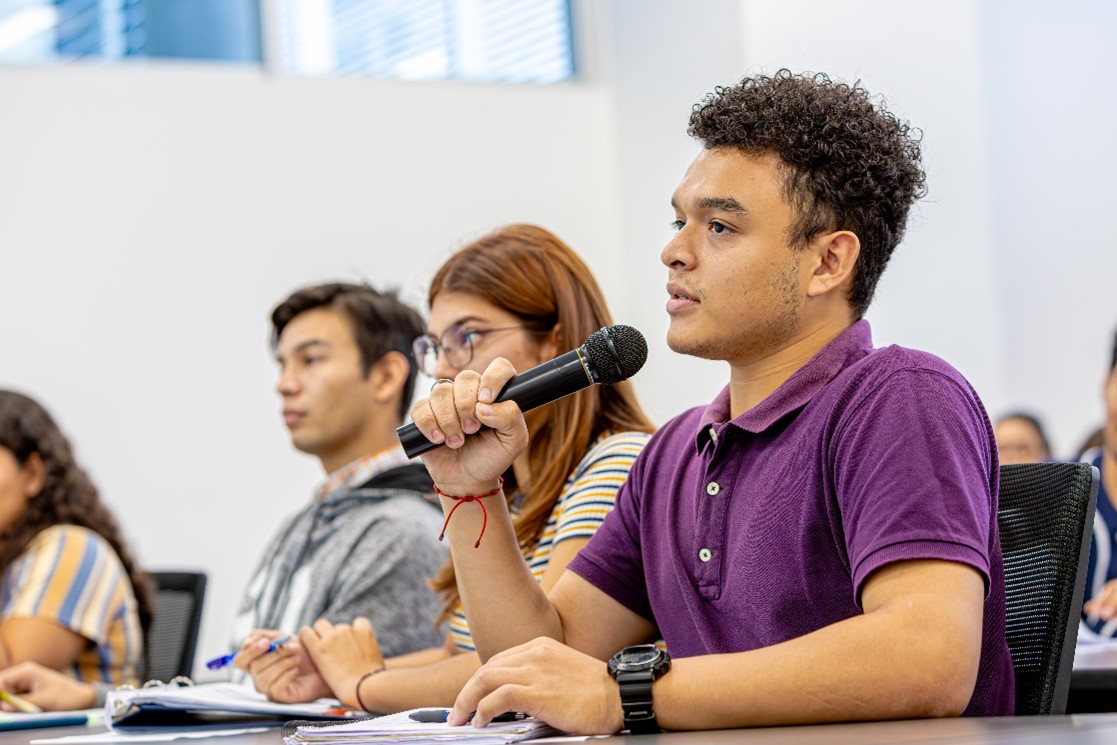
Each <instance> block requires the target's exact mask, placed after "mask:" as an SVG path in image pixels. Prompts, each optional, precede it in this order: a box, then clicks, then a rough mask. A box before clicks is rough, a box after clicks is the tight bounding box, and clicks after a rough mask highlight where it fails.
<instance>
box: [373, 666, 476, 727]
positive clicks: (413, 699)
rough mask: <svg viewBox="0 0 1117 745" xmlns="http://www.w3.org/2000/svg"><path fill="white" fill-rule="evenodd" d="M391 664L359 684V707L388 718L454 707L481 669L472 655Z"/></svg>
mask: <svg viewBox="0 0 1117 745" xmlns="http://www.w3.org/2000/svg"><path fill="white" fill-rule="evenodd" d="M427 651H430V650H427ZM395 659H398V658H395ZM393 661H394V660H388V669H387V670H385V671H384V672H382V673H378V674H376V675H371V676H369V677H367V678H365V680H364V682H363V683H362V684H361V704H362V705H363V706H364V707H365V708H366V709H367V710H368V711H373V712H376V713H379V714H390V713H393V712H397V711H404V710H405V709H414V708H417V707H419V706H445V707H450V706H453V705H454V699H455V698H457V695H458V693H459V692H460V691H461V689H462V686H464V685H465V683H466V681H468V680H469V678H470V676H472V675H473V673H475V672H477V669H478V668H479V667H481V660H480V658H478V656H477V654H476V653H475V652H469V653H465V654H456V655H452V656H449V657H445V658H443V659H441V660H439V661H437V662H434V663H432V664H428V665H423V666H412V667H397V666H396V665H394V664H393Z"/></svg>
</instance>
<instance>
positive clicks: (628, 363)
mask: <svg viewBox="0 0 1117 745" xmlns="http://www.w3.org/2000/svg"><path fill="white" fill-rule="evenodd" d="M647 359H648V342H647V341H645V340H644V335H643V334H641V333H640V332H639V331H637V330H636V329H634V328H632V327H631V326H625V325H623V324H618V325H616V326H606V327H605V328H603V329H600V330H598V331H594V332H593V333H592V334H590V335H589V338H588V339H586V342H585V344H583V345H582V346H580V347H578V348H577V349H574V350H571V351H569V352H567V353H566V354H564V355H561V356H559V357H556V358H554V359H553V360H551V361H550V362H544V363H543V364H542V365H537V366H535V367H533V368H531V369H530V370H527V371H526V372H522V373H520V374H519V375H514V376H512V378H511V379H510V380H509V381H508V383H506V384H505V386H504V388H502V389H501V390H500V393H499V394H498V395H497V397H496V403H501V402H502V401H515V402H516V403H517V404H519V406H520V410H521V411H531V410H532V409H535V408H537V407H539V406H542V405H543V404H549V403H551V402H552V401H557V400H558V399H560V398H562V397H563V396H569V395H570V394H571V393H577V392H578V391H580V390H582V389H583V388H589V387H590V386H591V385H598V384H600V385H613V384H614V383H619V382H621V381H622V380H628V379H629V378H631V377H632V376H633V375H635V374H636V373H638V372H640V368H641V367H643V366H644V363H645V362H646V361H647ZM396 435H398V436H399V441H400V444H401V445H403V449H404V452H406V453H407V457H408V458H414V457H415V456H416V455H422V454H423V453H425V452H427V451H428V450H434V449H435V448H436V447H441V443H434V442H431V441H430V440H428V439H427V438H426V437H423V434H422V433H421V432H420V431H419V428H418V427H416V426H415V424H414V422H412V423H409V424H405V425H403V426H402V427H400V428H398V429H397V430H396Z"/></svg>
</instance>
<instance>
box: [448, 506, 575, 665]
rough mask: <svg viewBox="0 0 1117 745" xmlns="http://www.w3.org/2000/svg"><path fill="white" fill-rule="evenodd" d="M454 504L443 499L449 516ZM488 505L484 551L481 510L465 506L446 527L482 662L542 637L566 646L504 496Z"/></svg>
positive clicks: (476, 507)
mask: <svg viewBox="0 0 1117 745" xmlns="http://www.w3.org/2000/svg"><path fill="white" fill-rule="evenodd" d="M483 492H484V490H481V491H479V492H465V493H483ZM451 493H454V492H451ZM455 504H458V503H457V502H455V501H454V500H452V499H448V498H446V497H443V498H442V507H443V510H444V511H445V512H446V513H447V514H449V512H450V510H452V509H453V508H454V505H455ZM485 506H486V509H487V510H488V524H487V526H486V527H485V534H484V537H483V538H482V539H481V545H480V546H477V547H475V546H474V544H476V542H477V540H478V536H479V535H480V533H481V528H482V524H483V522H484V521H483V513H482V511H481V508H480V507H479V506H478V505H476V504H469V503H466V504H462V505H461V507H460V508H459V509H458V510H457V512H455V513H454V516H453V518H452V519H451V520H450V523H449V525H448V526H447V528H446V538H447V540H449V541H450V553H451V556H452V557H453V560H454V571H455V573H456V574H457V581H458V590H459V592H460V593H461V598H462V605H463V607H464V608H465V615H466V617H467V618H468V619H469V628H470V633H471V634H472V636H473V642H474V644H475V645H476V646H477V651H478V653H479V654H480V657H481V659H482V660H487V659H488V658H489V657H491V656H492V655H494V654H496V653H497V652H501V651H503V650H505V649H508V648H510V647H514V646H516V645H518V644H522V643H523V642H527V641H530V640H531V639H534V638H536V637H540V636H548V637H551V638H553V639H557V640H559V641H562V640H563V633H562V624H561V621H560V619H559V616H558V614H557V613H556V612H555V609H554V607H553V606H552V605H551V603H550V601H549V600H548V599H547V596H546V594H545V593H544V592H543V590H542V588H540V586H539V584H538V583H537V582H536V581H535V578H534V577H533V576H532V574H531V570H530V569H529V568H528V566H527V563H526V562H525V561H524V557H523V554H522V553H521V552H520V547H519V545H518V544H517V542H516V534H515V531H514V529H513V527H512V520H511V517H510V515H509V512H508V506H507V504H506V502H505V499H504V496H503V495H502V494H497V495H495V496H493V497H488V498H486V499H485Z"/></svg>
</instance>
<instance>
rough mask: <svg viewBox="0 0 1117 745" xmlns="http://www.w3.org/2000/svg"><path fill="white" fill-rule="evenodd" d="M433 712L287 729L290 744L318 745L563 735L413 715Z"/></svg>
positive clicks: (488, 742) (531, 723) (472, 744)
mask: <svg viewBox="0 0 1117 745" xmlns="http://www.w3.org/2000/svg"><path fill="white" fill-rule="evenodd" d="M431 711H432V710H430V709H412V710H410V711H401V712H400V713H398V714H390V715H388V716H386V717H378V718H376V719H362V720H360V721H356V722H345V723H344V724H329V725H321V724H317V723H313V724H303V725H300V726H297V727H291V726H290V725H288V727H286V728H285V730H284V731H285V733H286V736H285V737H284V742H286V743H287V745H303V744H304V743H307V744H309V743H315V744H320V745H330V743H345V744H346V745H359V744H360V743H407V745H434V744H435V743H447V742H461V743H466V744H467V745H504V743H512V742H519V741H521V740H529V739H534V738H537V737H549V736H551V735H559V734H562V733H561V732H559V731H558V730H556V729H554V728H553V727H551V726H549V725H547V724H545V723H543V722H541V721H539V720H538V719H534V718H532V717H527V718H524V719H516V720H513V721H510V722H491V723H490V724H489V725H488V726H487V727H482V728H477V727H473V726H471V725H468V724H467V725H464V726H461V727H451V726H450V725H448V724H446V723H445V722H430V721H416V720H415V719H414V718H413V717H412V716H411V715H412V714H415V713H418V712H423V713H424V714H426V713H430V712H431Z"/></svg>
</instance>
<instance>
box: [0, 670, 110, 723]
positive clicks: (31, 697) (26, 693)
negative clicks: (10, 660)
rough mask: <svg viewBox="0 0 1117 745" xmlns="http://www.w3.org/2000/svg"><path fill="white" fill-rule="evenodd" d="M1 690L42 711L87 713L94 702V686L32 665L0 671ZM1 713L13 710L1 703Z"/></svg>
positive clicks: (13, 708)
mask: <svg viewBox="0 0 1117 745" xmlns="http://www.w3.org/2000/svg"><path fill="white" fill-rule="evenodd" d="M0 690H4V691H7V692H8V693H14V694H16V695H17V696H22V697H23V698H24V699H26V700H27V701H28V702H30V703H32V704H35V705H36V706H38V707H39V708H40V709H42V710H43V711H71V710H74V709H89V708H92V707H93V703H94V700H95V698H96V692H95V691H94V690H93V686H91V685H89V684H88V683H82V682H81V681H80V680H75V679H74V678H71V677H70V676H69V675H64V674H63V673H60V672H58V671H57V670H54V669H52V668H49V667H45V666H43V665H40V664H39V663H38V662H31V661H27V662H20V663H19V664H16V665H12V666H11V667H9V668H6V669H4V670H0ZM0 710H3V711H15V710H16V709H15V707H14V706H12V705H11V704H9V703H8V702H7V701H2V702H0Z"/></svg>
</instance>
